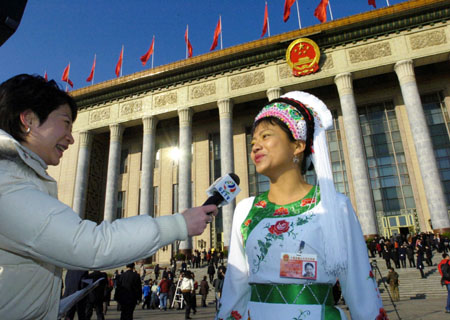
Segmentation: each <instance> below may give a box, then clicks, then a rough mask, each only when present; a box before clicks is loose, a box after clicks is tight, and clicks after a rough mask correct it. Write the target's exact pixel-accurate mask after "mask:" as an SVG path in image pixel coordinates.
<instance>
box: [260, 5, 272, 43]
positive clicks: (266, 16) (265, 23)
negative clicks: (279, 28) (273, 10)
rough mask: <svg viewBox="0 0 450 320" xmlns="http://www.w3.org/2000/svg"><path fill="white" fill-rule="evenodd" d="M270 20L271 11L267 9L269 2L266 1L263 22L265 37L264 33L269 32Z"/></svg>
mask: <svg viewBox="0 0 450 320" xmlns="http://www.w3.org/2000/svg"><path fill="white" fill-rule="evenodd" d="M268 20H269V12H268V11H267V2H266V9H265V10H264V23H263V29H262V34H261V38H262V37H264V35H265V34H266V32H267V23H268ZM269 33H270V32H269Z"/></svg>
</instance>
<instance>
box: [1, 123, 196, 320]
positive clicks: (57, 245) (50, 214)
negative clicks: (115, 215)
mask: <svg viewBox="0 0 450 320" xmlns="http://www.w3.org/2000/svg"><path fill="white" fill-rule="evenodd" d="M46 168H47V166H46V165H45V163H44V162H43V161H42V159H40V158H39V157H38V156H37V155H36V154H34V153H33V152H31V151H30V150H28V149H27V148H25V147H23V146H22V145H21V144H19V143H18V142H17V141H16V140H14V139H13V138H12V137H11V136H10V135H8V134H7V133H6V132H4V131H3V130H0V319H8V320H14V319H33V320H36V319H51V320H55V319H56V318H57V313H58V304H59V297H60V293H61V271H62V268H67V269H107V268H108V269H109V268H115V267H118V266H123V265H125V264H127V263H129V262H132V261H136V260H140V259H143V258H145V257H148V256H150V255H152V254H154V253H155V252H156V250H157V249H158V248H159V247H161V246H164V245H167V244H170V243H172V242H174V241H176V240H185V239H186V238H187V235H188V234H187V227H186V222H185V220H184V218H183V216H182V215H181V214H175V215H170V216H164V217H159V218H156V219H153V218H151V217H149V216H147V215H143V216H137V217H131V218H127V219H120V220H116V221H114V222H113V223H108V222H103V223H101V224H100V225H97V224H96V223H94V222H92V221H88V220H81V219H80V218H79V216H78V215H77V214H76V213H75V212H74V211H73V210H72V209H71V208H70V207H68V206H67V205H65V204H63V203H62V202H60V201H58V200H57V186H56V181H55V180H54V179H53V178H51V177H50V176H49V175H48V174H47V173H46Z"/></svg>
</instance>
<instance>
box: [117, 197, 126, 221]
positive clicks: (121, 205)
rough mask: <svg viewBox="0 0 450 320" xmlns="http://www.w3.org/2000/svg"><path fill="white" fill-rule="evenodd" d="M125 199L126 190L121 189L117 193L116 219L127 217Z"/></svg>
mask: <svg viewBox="0 0 450 320" xmlns="http://www.w3.org/2000/svg"><path fill="white" fill-rule="evenodd" d="M125 199H126V192H125V191H119V192H118V194H117V209H116V219H121V218H124V217H125Z"/></svg>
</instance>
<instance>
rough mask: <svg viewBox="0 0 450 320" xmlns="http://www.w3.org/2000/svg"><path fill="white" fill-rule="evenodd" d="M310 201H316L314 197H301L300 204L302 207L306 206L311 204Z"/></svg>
mask: <svg viewBox="0 0 450 320" xmlns="http://www.w3.org/2000/svg"><path fill="white" fill-rule="evenodd" d="M311 203H316V198H312V199H311V198H309V199H303V200H302V204H301V206H302V207H304V206H306V205H308V204H311Z"/></svg>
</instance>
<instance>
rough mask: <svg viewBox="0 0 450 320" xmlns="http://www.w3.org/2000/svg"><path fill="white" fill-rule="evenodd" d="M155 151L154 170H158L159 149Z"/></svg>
mask: <svg viewBox="0 0 450 320" xmlns="http://www.w3.org/2000/svg"><path fill="white" fill-rule="evenodd" d="M157 150H158V151H156V154H155V169H158V168H159V158H160V157H161V149H159V148H158V149H157Z"/></svg>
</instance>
